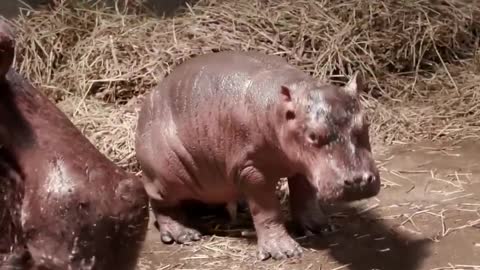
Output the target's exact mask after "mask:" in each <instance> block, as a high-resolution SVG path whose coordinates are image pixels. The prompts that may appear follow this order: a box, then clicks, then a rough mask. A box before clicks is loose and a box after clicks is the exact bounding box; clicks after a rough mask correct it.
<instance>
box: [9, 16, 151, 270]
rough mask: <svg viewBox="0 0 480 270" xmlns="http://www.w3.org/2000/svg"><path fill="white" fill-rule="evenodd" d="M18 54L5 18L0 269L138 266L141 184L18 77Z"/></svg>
mask: <svg viewBox="0 0 480 270" xmlns="http://www.w3.org/2000/svg"><path fill="white" fill-rule="evenodd" d="M13 58H14V37H13V34H12V31H11V30H10V28H9V27H8V26H7V25H6V23H5V22H2V21H0V269H22V270H23V269H44V270H46V269H49V270H53V269H59V270H60V269H61V270H73V269H85V270H87V269H89V270H93V269H99V270H100V269H123V270H133V269H135V266H136V263H137V259H138V256H139V252H140V248H141V244H142V242H143V240H144V238H145V234H146V230H147V225H148V208H147V206H148V196H147V194H146V192H145V190H144V188H143V185H142V183H141V182H140V181H139V180H135V177H134V176H133V175H130V174H128V173H126V172H125V171H123V170H122V169H120V168H119V167H117V166H116V165H115V164H114V163H113V162H111V161H110V160H108V159H107V158H106V157H105V156H103V155H102V154H101V153H100V152H99V151H98V150H97V149H96V148H95V147H94V146H93V145H92V144H91V143H90V142H89V140H88V139H87V138H85V137H84V136H83V135H82V133H81V132H80V131H79V130H78V129H77V128H76V127H75V126H74V125H73V124H72V123H71V122H70V120H69V119H68V118H67V117H66V116H65V114H63V113H62V112H61V111H60V110H59V109H58V108H57V107H56V106H55V105H54V104H53V103H52V102H51V101H49V99H48V98H47V97H45V96H44V95H43V94H42V93H41V92H40V91H39V90H37V89H35V88H34V87H33V86H32V85H31V84H30V83H28V81H26V80H25V79H23V78H22V77H21V76H20V75H18V74H17V73H16V72H15V71H14V70H13V69H12V68H11V65H12V62H13ZM2 257H4V258H3V260H2Z"/></svg>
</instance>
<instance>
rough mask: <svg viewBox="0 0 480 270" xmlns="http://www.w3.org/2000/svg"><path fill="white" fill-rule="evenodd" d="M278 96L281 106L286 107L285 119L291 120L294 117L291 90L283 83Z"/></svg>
mask: <svg viewBox="0 0 480 270" xmlns="http://www.w3.org/2000/svg"><path fill="white" fill-rule="evenodd" d="M280 97H281V99H282V102H283V106H284V108H285V109H286V113H285V119H286V120H293V119H295V112H294V109H293V104H292V91H291V90H290V88H288V87H287V86H285V85H282V86H281V88H280Z"/></svg>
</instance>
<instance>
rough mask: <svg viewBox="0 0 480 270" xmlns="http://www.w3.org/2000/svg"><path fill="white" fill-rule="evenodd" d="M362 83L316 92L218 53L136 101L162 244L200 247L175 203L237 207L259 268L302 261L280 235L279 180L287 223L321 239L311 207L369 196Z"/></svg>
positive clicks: (375, 185)
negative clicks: (246, 215)
mask: <svg viewBox="0 0 480 270" xmlns="http://www.w3.org/2000/svg"><path fill="white" fill-rule="evenodd" d="M360 87H361V82H360V79H359V76H357V75H354V76H353V78H352V79H351V80H350V81H349V82H348V83H347V84H346V86H344V87H338V86H334V85H330V84H327V83H322V82H318V81H316V80H314V79H313V78H311V77H310V76H309V75H308V74H306V73H304V72H302V71H300V70H299V69H297V68H295V67H293V66H291V65H289V64H287V62H286V61H284V60H283V59H282V58H281V57H277V56H269V55H265V54H262V53H259V52H238V51H237V52H235V51H228V52H219V53H211V54H206V55H202V56H197V57H195V58H192V59H190V60H187V61H186V62H184V63H183V64H181V65H179V66H177V67H176V68H175V69H174V71H173V72H172V73H171V74H170V75H168V76H167V77H166V78H165V79H164V80H163V81H162V82H161V83H160V85H159V86H158V87H157V88H156V89H155V90H154V91H152V92H151V93H150V95H149V96H148V97H147V98H146V99H145V103H144V104H143V107H142V109H141V111H140V114H139V120H138V126H137V134H136V142H135V147H136V153H137V158H138V161H139V163H140V165H141V167H142V170H143V175H144V177H143V178H142V181H143V184H144V186H145V190H146V192H147V193H148V195H149V196H150V198H151V204H152V208H153V211H154V213H155V217H156V222H157V225H158V228H159V230H160V235H161V240H162V241H163V242H164V243H172V242H177V243H184V242H188V241H195V240H198V239H199V238H200V233H199V232H198V231H197V230H196V229H194V228H193V227H192V226H191V225H189V223H188V219H187V218H186V217H185V213H184V212H183V211H182V209H181V207H180V205H181V203H182V202H183V201H189V200H194V201H200V202H202V203H207V204H221V203H227V204H231V203H235V201H236V200H237V199H239V198H244V199H245V201H246V202H247V204H248V207H249V209H250V213H251V215H252V218H253V222H254V226H255V230H256V233H257V240H258V243H257V248H258V257H259V259H261V260H264V259H267V258H269V257H273V258H275V259H282V258H286V257H292V256H300V255H301V253H302V250H301V248H300V246H299V245H298V243H297V242H296V241H294V240H293V238H292V237H291V236H290V235H289V234H288V233H287V231H286V229H285V226H284V220H283V217H282V215H281V211H280V203H279V201H278V199H277V197H276V195H275V187H276V184H277V181H278V180H279V179H280V178H283V177H288V184H289V188H290V203H291V204H290V207H291V212H292V215H293V217H294V220H295V222H297V223H298V224H300V226H301V227H302V228H304V229H305V230H307V231H311V232H318V231H320V230H322V228H324V225H325V223H326V219H325V216H324V215H323V213H322V212H321V208H320V206H319V203H322V202H323V203H326V202H334V201H352V200H358V199H363V198H368V197H372V196H375V195H376V194H378V192H379V190H380V178H379V173H378V169H377V168H376V165H375V162H374V159H373V157H372V153H371V149H370V142H369V135H368V133H369V130H368V125H369V124H368V122H367V119H366V117H365V116H364V112H363V111H362V108H361V104H360V101H359V91H360V90H361V89H360Z"/></svg>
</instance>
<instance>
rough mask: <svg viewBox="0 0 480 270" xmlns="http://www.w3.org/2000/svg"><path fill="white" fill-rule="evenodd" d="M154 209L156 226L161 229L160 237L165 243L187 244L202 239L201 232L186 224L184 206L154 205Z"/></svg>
mask: <svg viewBox="0 0 480 270" xmlns="http://www.w3.org/2000/svg"><path fill="white" fill-rule="evenodd" d="M152 205H153V203H152ZM153 209H154V212H155V216H156V221H155V227H157V229H158V230H159V231H160V239H161V240H162V242H163V243H165V244H172V243H173V242H175V243H177V244H187V243H189V242H193V241H198V240H200V238H201V236H202V235H201V234H200V232H198V231H197V230H196V229H193V228H190V227H188V226H187V225H185V224H186V218H185V214H184V213H183V210H182V208H180V207H169V208H159V207H154V208H153Z"/></svg>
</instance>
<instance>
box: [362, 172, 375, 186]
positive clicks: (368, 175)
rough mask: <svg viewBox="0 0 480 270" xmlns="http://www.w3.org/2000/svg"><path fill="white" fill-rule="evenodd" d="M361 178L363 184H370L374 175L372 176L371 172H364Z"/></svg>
mask: <svg viewBox="0 0 480 270" xmlns="http://www.w3.org/2000/svg"><path fill="white" fill-rule="evenodd" d="M363 180H364V182H365V184H367V185H368V184H371V183H372V182H373V181H374V180H375V176H373V174H371V173H366V174H364V175H363Z"/></svg>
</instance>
